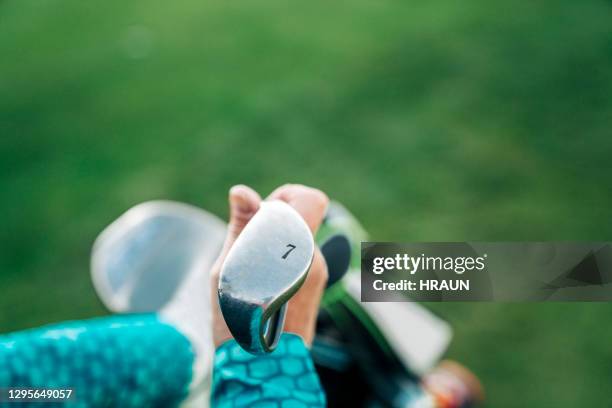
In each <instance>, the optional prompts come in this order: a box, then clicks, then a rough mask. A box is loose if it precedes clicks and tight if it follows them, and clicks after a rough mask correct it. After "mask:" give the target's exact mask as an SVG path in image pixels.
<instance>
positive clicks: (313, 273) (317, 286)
mask: <svg viewBox="0 0 612 408" xmlns="http://www.w3.org/2000/svg"><path fill="white" fill-rule="evenodd" d="M267 199H268V200H281V201H284V202H286V203H288V204H289V205H290V206H292V207H293V208H294V209H295V210H296V211H297V212H298V213H299V214H300V215H301V216H302V217H303V218H304V221H306V224H307V225H308V227H309V228H310V230H311V231H312V233H313V235H314V234H315V233H316V232H317V229H318V228H319V226H320V225H321V221H322V220H323V217H324V216H325V210H326V209H327V204H328V202H329V200H328V198H327V196H326V195H325V194H324V193H323V192H321V191H320V190H317V189H314V188H311V187H306V186H303V185H300V184H285V185H283V186H281V187H279V188H277V189H276V190H274V191H273V192H272V194H270V195H269V196H268V198H267ZM260 203H261V197H260V196H259V194H257V192H255V191H254V190H253V189H251V188H249V187H247V186H244V185H237V186H234V187H232V188H231V189H230V191H229V206H230V219H229V225H228V230H227V237H226V239H225V244H224V245H223V250H222V251H221V254H220V255H219V258H217V260H216V262H215V264H214V265H213V267H212V270H211V275H210V278H211V290H212V294H211V302H212V322H213V328H212V330H213V341H214V343H215V347H218V346H219V345H221V344H222V343H223V342H225V341H226V340H229V339H231V338H232V334H231V333H230V331H229V329H228V328H227V325H226V324H225V320H224V319H223V315H222V314H221V309H220V308H219V298H218V295H217V287H218V282H219V274H220V273H221V266H222V265H223V261H224V260H225V257H226V256H227V253H228V251H229V250H230V248H231V247H232V245H233V244H234V242H235V241H236V238H238V236H239V235H240V233H241V232H242V230H243V229H244V227H245V226H246V225H247V223H248V222H249V221H250V219H251V218H252V217H253V216H254V215H255V213H256V212H257V211H258V210H259V205H260ZM326 283H327V265H326V263H325V260H324V259H323V255H321V251H319V248H318V247H316V246H315V253H314V258H313V260H312V265H311V267H310V271H309V273H308V276H307V277H306V280H305V281H304V283H303V285H302V287H301V288H300V289H299V290H298V291H297V293H296V294H295V295H294V296H293V297H292V298H291V299H290V300H289V302H288V306H287V314H286V318H285V328H284V329H285V331H287V332H290V333H294V334H297V335H298V336H300V337H302V339H304V342H305V343H306V344H307V345H308V346H310V345H311V344H312V340H313V338H314V334H315V325H316V320H317V314H318V311H319V303H320V302H321V296H322V295H323V290H324V289H325V284H326Z"/></svg>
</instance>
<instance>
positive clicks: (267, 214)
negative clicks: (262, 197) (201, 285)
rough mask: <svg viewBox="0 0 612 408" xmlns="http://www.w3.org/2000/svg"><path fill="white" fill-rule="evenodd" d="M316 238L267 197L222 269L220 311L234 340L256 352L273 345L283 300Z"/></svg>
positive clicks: (301, 275)
mask: <svg viewBox="0 0 612 408" xmlns="http://www.w3.org/2000/svg"><path fill="white" fill-rule="evenodd" d="M313 254H314V240H313V237H312V233H311V232H310V229H309V228H308V226H307V225H306V222H305V221H304V220H303V218H302V217H301V216H300V215H299V214H298V213H297V212H296V211H295V210H294V209H293V208H291V206H289V205H288V204H286V203H284V202H282V201H266V202H263V203H262V204H261V208H260V209H259V211H257V213H256V214H255V216H253V218H252V219H251V220H250V221H249V223H248V224H247V225H246V227H245V228H244V230H243V231H242V232H241V233H240V235H239V236H238V238H237V239H236V242H234V245H233V246H232V248H231V249H230V251H229V253H228V254H227V257H226V259H225V262H224V263H223V266H222V268H221V275H220V279H219V287H218V295H219V303H220V305H221V312H222V314H223V317H224V319H225V321H226V323H227V325H228V328H229V329H230V332H231V333H232V335H233V336H234V338H235V339H236V341H237V342H238V343H239V344H240V345H241V346H242V347H243V348H244V349H245V350H247V351H249V352H251V353H254V354H261V353H265V352H270V351H272V350H273V349H274V347H275V344H276V341H277V340H278V338H279V336H280V334H281V332H282V328H283V323H284V312H285V311H284V309H285V305H286V303H287V301H288V300H289V299H290V298H291V296H293V295H294V294H295V292H297V290H298V289H299V288H300V286H301V285H302V283H303V282H304V280H305V279H306V276H307V274H308V270H309V268H310V264H311V262H312V258H313Z"/></svg>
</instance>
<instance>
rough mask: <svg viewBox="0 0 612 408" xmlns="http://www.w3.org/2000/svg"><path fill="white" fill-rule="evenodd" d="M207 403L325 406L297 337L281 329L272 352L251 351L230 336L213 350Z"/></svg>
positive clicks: (307, 354) (272, 407)
mask: <svg viewBox="0 0 612 408" xmlns="http://www.w3.org/2000/svg"><path fill="white" fill-rule="evenodd" d="M211 405H212V406H213V407H215V408H217V407H219V408H225V407H246V406H248V407H254V408H301V407H322V406H325V394H324V393H323V389H322V387H321V383H320V382H319V377H318V376H317V373H316V371H315V368H314V364H313V362H312V359H311V357H310V352H309V350H308V349H307V348H306V345H305V344H304V341H303V340H302V338H301V337H299V336H296V335H294V334H290V333H284V334H283V335H282V336H281V338H280V340H279V343H278V347H277V348H276V350H274V352H272V353H270V354H265V355H257V356H255V355H252V354H249V353H247V352H246V351H244V350H243V349H242V348H241V347H240V346H239V345H238V343H236V341H234V340H230V341H227V342H225V343H224V344H222V345H221V346H220V347H219V348H218V349H217V351H216V354H215V362H214V370H213V384H212V392H211Z"/></svg>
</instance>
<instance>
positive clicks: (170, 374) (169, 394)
mask: <svg viewBox="0 0 612 408" xmlns="http://www.w3.org/2000/svg"><path fill="white" fill-rule="evenodd" d="M193 361H194V353H193V350H192V346H191V344H190V342H189V341H188V340H187V338H186V337H185V336H183V335H182V334H181V333H179V332H178V331H177V330H176V329H175V328H174V327H173V326H171V325H169V324H167V323H164V322H162V321H160V320H159V318H158V317H157V315H155V314H145V315H120V316H113V317H107V318H99V319H92V320H84V321H74V322H65V323H61V324H55V325H49V326H44V327H41V328H37V329H31V330H25V331H21V332H16V333H11V334H7V335H3V336H0V387H15V388H19V387H23V388H36V387H41V388H47V389H48V388H71V389H73V390H74V398H73V399H71V400H70V401H67V402H64V403H61V404H57V403H56V404H50V403H48V404H45V403H38V402H37V403H36V406H37V407H44V406H49V405H53V406H62V407H70V408H72V407H94V408H95V407H143V406H147V407H173V406H177V405H178V404H179V403H180V402H181V401H183V400H184V399H185V398H186V396H187V393H188V388H189V384H190V382H191V379H192V367H193ZM0 405H1V403H0ZM26 405H27V403H23V405H22V404H20V403H11V404H10V406H11V407H18V406H26ZM31 405H32V404H31V403H30V406H31Z"/></svg>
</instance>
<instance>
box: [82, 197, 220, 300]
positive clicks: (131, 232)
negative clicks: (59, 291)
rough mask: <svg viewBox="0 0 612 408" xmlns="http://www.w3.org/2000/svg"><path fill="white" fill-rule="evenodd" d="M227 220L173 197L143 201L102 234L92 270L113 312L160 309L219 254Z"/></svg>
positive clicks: (93, 255) (95, 283)
mask: <svg viewBox="0 0 612 408" xmlns="http://www.w3.org/2000/svg"><path fill="white" fill-rule="evenodd" d="M224 234H225V225H224V223H223V222H221V221H220V220H219V219H218V218H216V217H215V216H213V215H211V214H208V213H206V212H205V211H203V210H200V209H198V208H196V207H192V206H189V205H186V204H181V203H176V202H171V201H152V202H146V203H142V204H139V205H137V206H135V207H133V208H131V209H130V210H128V211H127V212H126V213H124V214H123V215H122V216H121V217H119V218H118V219H117V220H116V221H115V222H113V223H112V224H111V225H109V226H108V227H107V228H106V229H105V230H104V231H103V232H102V233H101V234H100V235H99V236H98V238H97V239H96V242H95V244H94V247H93V250H92V257H91V273H92V279H93V282H94V286H95V288H96V292H97V293H98V295H99V296H100V298H101V300H102V302H103V303H104V304H105V305H106V306H107V307H108V308H109V309H110V310H111V311H113V312H151V311H157V310H160V309H161V308H162V307H163V306H164V305H165V304H166V303H167V302H168V301H169V300H170V299H171V298H172V296H173V295H174V293H176V291H177V290H178V288H179V287H180V285H181V284H182V283H183V282H184V281H185V280H186V278H187V277H188V276H189V275H190V274H192V273H195V272H196V271H195V269H196V268H198V267H201V266H202V264H203V263H206V262H204V261H205V259H204V258H210V259H211V260H212V259H214V258H215V257H216V256H217V255H218V251H219V249H220V246H221V244H222V241H223V237H224Z"/></svg>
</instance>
